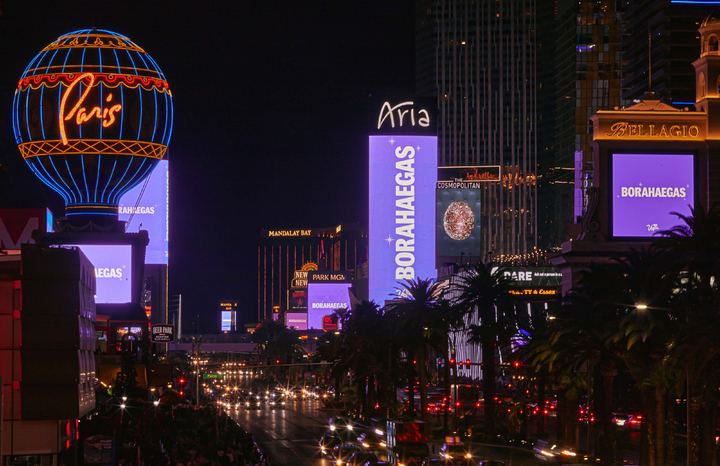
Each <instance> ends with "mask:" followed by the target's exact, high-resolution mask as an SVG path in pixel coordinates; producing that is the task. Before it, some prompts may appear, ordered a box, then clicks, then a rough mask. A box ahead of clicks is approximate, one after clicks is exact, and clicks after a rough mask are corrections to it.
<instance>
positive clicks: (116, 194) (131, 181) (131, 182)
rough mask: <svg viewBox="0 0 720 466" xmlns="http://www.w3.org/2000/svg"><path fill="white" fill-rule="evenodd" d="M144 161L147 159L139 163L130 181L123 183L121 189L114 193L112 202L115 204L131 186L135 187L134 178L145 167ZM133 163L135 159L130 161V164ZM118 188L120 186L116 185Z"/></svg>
mask: <svg viewBox="0 0 720 466" xmlns="http://www.w3.org/2000/svg"><path fill="white" fill-rule="evenodd" d="M146 160H147V159H142V163H140V166H139V167H138V169H137V170H135V174H134V175H133V176H131V177H130V179H129V180H128V182H127V183H125V184H124V185H123V187H122V188H119V189H118V190H117V192H115V198H114V199H113V202H115V203H117V202H118V201H119V198H120V197H121V196H122V195H123V194H125V193H126V192H128V191H129V190H130V188H131V187H133V186H135V185H136V184H137V181H135V177H136V176H138V175H139V174H140V170H142V167H143V166H144V165H145V161H146ZM134 161H135V159H133V160H132V162H134ZM132 162H131V163H130V164H131V165H132ZM150 167H152V164H151V165H150ZM146 172H147V170H146ZM118 186H120V184H118Z"/></svg>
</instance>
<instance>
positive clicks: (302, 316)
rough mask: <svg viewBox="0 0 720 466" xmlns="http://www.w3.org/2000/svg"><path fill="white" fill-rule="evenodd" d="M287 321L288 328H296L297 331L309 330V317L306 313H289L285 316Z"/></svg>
mask: <svg viewBox="0 0 720 466" xmlns="http://www.w3.org/2000/svg"><path fill="white" fill-rule="evenodd" d="M321 318H322V317H321ZM285 319H286V323H285V326H286V327H295V330H307V329H308V315H307V314H306V313H305V312H288V313H286V314H285Z"/></svg>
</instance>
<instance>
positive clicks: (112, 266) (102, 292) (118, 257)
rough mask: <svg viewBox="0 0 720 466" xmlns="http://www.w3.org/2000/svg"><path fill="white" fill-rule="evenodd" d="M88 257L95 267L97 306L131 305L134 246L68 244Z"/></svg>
mask: <svg viewBox="0 0 720 466" xmlns="http://www.w3.org/2000/svg"><path fill="white" fill-rule="evenodd" d="M65 246H74V247H77V248H80V250H81V251H82V252H83V253H84V254H85V256H87V258H88V259H89V260H90V262H92V264H93V266H95V278H96V281H97V291H96V293H97V294H96V295H95V303H96V304H109V303H129V302H131V301H132V246H131V245H129V244H120V245H107V244H103V245H94V244H68V245H65Z"/></svg>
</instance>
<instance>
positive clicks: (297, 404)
mask: <svg viewBox="0 0 720 466" xmlns="http://www.w3.org/2000/svg"><path fill="white" fill-rule="evenodd" d="M321 405H322V403H320V402H319V401H316V400H296V401H294V402H290V403H289V404H288V405H287V406H286V408H285V409H272V410H271V409H268V408H265V407H261V408H260V409H256V410H247V409H244V408H240V409H232V410H228V414H230V417H231V418H232V419H234V420H235V421H237V422H238V423H239V424H240V425H241V426H242V428H243V429H245V430H246V431H248V432H250V433H251V434H252V435H253V437H255V441H256V442H257V443H258V445H260V448H262V449H263V451H264V452H266V454H267V455H268V459H269V461H270V465H271V466H283V465H288V466H290V465H298V466H311V465H312V466H316V465H321V466H331V464H332V462H331V461H329V460H327V459H321V458H320V455H319V454H318V452H319V447H318V442H319V440H320V437H322V436H323V435H324V434H325V431H326V429H327V426H328V418H329V417H331V416H332V414H331V413H329V412H325V411H321V410H320V409H319V408H320V407H321Z"/></svg>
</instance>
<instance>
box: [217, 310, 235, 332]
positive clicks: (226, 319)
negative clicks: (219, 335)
mask: <svg viewBox="0 0 720 466" xmlns="http://www.w3.org/2000/svg"><path fill="white" fill-rule="evenodd" d="M233 320H235V319H233V311H222V313H221V315H220V331H222V332H230V331H232V328H233V325H232V324H233Z"/></svg>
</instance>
